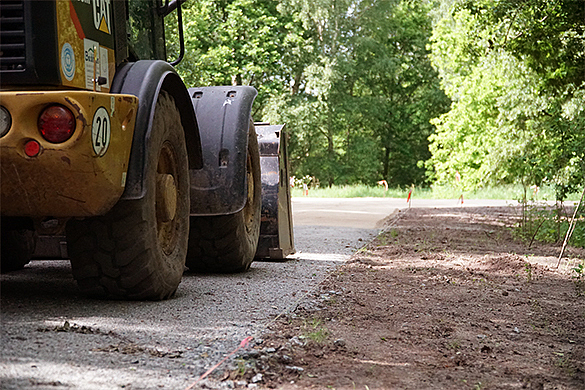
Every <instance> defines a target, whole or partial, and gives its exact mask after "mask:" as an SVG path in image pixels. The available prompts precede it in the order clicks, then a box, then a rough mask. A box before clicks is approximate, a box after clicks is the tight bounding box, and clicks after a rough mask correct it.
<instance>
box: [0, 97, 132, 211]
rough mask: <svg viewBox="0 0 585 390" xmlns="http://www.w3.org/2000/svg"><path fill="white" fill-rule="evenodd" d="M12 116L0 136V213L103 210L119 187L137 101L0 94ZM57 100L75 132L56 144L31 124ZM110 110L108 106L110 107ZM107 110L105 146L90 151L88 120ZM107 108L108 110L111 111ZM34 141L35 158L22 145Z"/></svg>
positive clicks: (113, 200) (119, 191)
mask: <svg viewBox="0 0 585 390" xmlns="http://www.w3.org/2000/svg"><path fill="white" fill-rule="evenodd" d="M0 101H1V102H2V105H3V106H4V107H5V108H6V109H8V111H9V112H10V115H11V116H12V128H11V129H10V131H9V132H8V133H7V134H6V135H5V136H4V137H2V138H0V166H1V175H2V186H1V199H0V207H1V212H2V215H12V216H30V217H38V216H53V217H84V216H93V215H101V214H104V213H106V212H107V211H108V210H110V209H111V207H112V206H113V205H114V204H115V203H116V202H117V201H118V199H119V198H120V196H121V195H122V192H123V191H124V184H125V180H126V173H127V170H128V161H129V158H130V150H131V146H132V138H133V135H134V125H135V120H136V118H135V117H136V111H137V108H138V99H137V98H136V97H134V96H131V95H113V94H106V93H96V92H90V91H48V92H38V91H35V92H31V93H27V92H22V91H20V92H0ZM54 103H57V104H62V105H63V106H65V107H67V108H69V109H70V110H71V112H73V114H74V116H75V118H76V130H75V133H74V134H73V136H72V137H71V138H70V139H69V140H67V141H65V142H63V143H60V144H53V143H50V142H48V141H46V140H44V139H43V137H42V135H41V134H40V132H39V131H38V128H37V120H38V117H39V115H40V113H41V111H42V110H43V109H44V108H45V107H46V106H47V105H49V104H54ZM112 108H113V110H112ZM98 109H100V112H102V113H103V110H104V109H105V110H106V111H107V117H108V118H109V126H110V139H109V145H108V147H107V149H106V150H105V152H104V154H103V156H100V155H98V154H96V152H95V148H94V146H93V141H92V121H93V119H94V115H95V114H96V112H97V111H98ZM112 111H113V112H112ZM30 140H36V141H37V142H38V143H39V144H40V146H41V151H40V153H39V155H38V156H36V157H28V156H27V155H26V154H25V153H24V145H25V143H26V142H28V141H30Z"/></svg>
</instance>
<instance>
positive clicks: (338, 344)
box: [333, 339, 346, 348]
mask: <svg viewBox="0 0 585 390" xmlns="http://www.w3.org/2000/svg"><path fill="white" fill-rule="evenodd" d="M333 345H335V346H336V347H337V348H343V347H345V345H346V344H345V340H344V339H337V340H335V341H334V342H333Z"/></svg>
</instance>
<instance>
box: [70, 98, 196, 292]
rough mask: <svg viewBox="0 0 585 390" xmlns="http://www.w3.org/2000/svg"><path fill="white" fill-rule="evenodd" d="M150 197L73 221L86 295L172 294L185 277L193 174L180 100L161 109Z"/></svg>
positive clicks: (75, 261)
mask: <svg viewBox="0 0 585 390" xmlns="http://www.w3.org/2000/svg"><path fill="white" fill-rule="evenodd" d="M151 146H152V148H153V149H152V150H151V153H149V160H148V161H147V162H146V163H147V173H146V178H145V186H146V195H145V196H144V198H142V199H139V200H122V201H120V202H118V204H117V205H116V206H114V208H113V209H112V210H111V211H110V212H108V214H106V215H105V216H103V217H96V218H87V219H84V220H73V221H70V222H69V223H68V225H67V240H68V250H69V255H70V258H71V266H72V269H73V276H74V278H75V279H76V280H77V283H78V285H79V287H80V289H81V290H82V291H83V292H84V293H85V294H87V295H90V296H94V297H100V298H112V299H133V300H134V299H135V300H146V299H149V300H161V299H167V298H169V297H171V296H172V295H173V294H174V293H175V291H176V290H177V287H178V285H179V283H180V281H181V277H182V275H183V271H184V267H185V256H186V254H187V240H188V237H189V171H188V162H187V150H186V146H185V137H184V133H183V128H182V125H181V118H180V115H179V111H178V109H177V108H176V106H175V104H174V101H173V99H172V98H171V97H170V96H169V95H168V94H166V93H165V92H162V93H161V94H160V95H159V97H158V101H157V104H156V111H155V114H154V120H153V128H152V138H151Z"/></svg>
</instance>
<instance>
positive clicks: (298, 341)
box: [290, 336, 305, 346]
mask: <svg viewBox="0 0 585 390" xmlns="http://www.w3.org/2000/svg"><path fill="white" fill-rule="evenodd" d="M290 343H291V344H293V345H300V346H303V345H305V343H303V342H302V341H301V340H299V338H298V337H297V336H295V337H293V338H291V339H290Z"/></svg>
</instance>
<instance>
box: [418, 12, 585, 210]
mask: <svg viewBox="0 0 585 390" xmlns="http://www.w3.org/2000/svg"><path fill="white" fill-rule="evenodd" d="M435 17H436V19H435V27H434V31H433V36H432V39H431V41H432V46H431V47H432V60H433V64H434V65H435V66H436V67H437V68H438V70H439V73H440V75H441V83H442V85H443V88H444V90H445V91H446V93H447V94H448V95H449V97H450V98H451V99H452V100H453V104H452V106H451V110H450V111H449V112H447V113H445V114H443V115H442V116H440V117H438V118H437V119H435V120H434V121H433V123H434V124H435V126H436V127H437V131H436V134H434V135H432V136H431V141H432V143H431V146H430V148H431V153H432V158H431V159H430V160H429V162H428V164H427V166H428V167H430V168H431V175H432V176H433V178H434V179H435V180H437V181H438V182H439V183H448V182H449V181H451V180H452V178H453V176H454V174H455V172H460V173H461V175H462V177H463V182H464V185H465V187H467V188H476V187H479V186H485V185H489V184H493V183H501V182H504V183H510V182H522V183H523V184H525V185H526V186H529V185H536V186H540V185H542V184H554V185H555V186H556V188H557V190H558V191H557V195H558V197H559V199H563V198H564V196H565V195H566V194H567V192H570V191H574V190H575V189H577V188H578V187H579V186H581V185H583V184H584V176H585V165H584V161H585V154H584V153H585V134H584V132H583V124H584V120H585V109H584V100H583V98H584V93H585V92H584V90H585V35H584V27H585V3H584V2H583V1H574V0H573V1H571V0H554V1H539V0H527V1H516V0H482V1H467V0H443V1H441V6H440V7H438V8H437V9H436V14H435Z"/></svg>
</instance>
